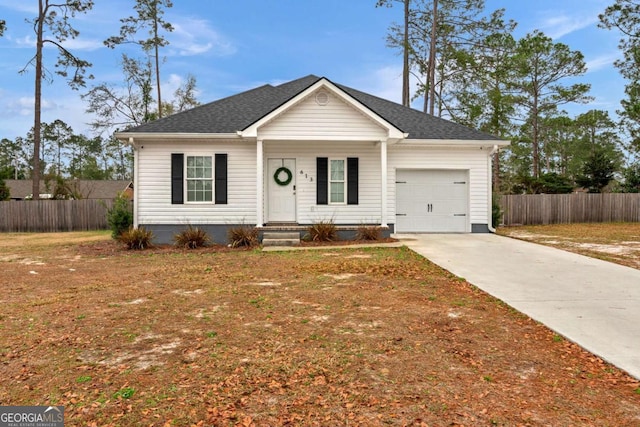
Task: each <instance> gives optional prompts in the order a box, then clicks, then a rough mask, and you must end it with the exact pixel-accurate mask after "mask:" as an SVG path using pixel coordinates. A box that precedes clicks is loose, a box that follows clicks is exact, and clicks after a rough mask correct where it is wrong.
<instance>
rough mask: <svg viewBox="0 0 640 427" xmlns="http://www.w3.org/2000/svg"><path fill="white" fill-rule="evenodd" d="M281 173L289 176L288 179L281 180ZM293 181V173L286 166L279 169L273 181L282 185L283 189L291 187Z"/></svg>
mask: <svg viewBox="0 0 640 427" xmlns="http://www.w3.org/2000/svg"><path fill="white" fill-rule="evenodd" d="M281 172H284V173H285V174H287V178H286V179H284V180H281V179H280V173H281ZM292 179H293V173H292V172H291V170H289V168H287V167H286V166H281V167H279V168H278V169H276V171H275V173H274V174H273V180H274V181H275V182H276V184H278V185H281V186H283V187H285V186H287V185H289V183H290V182H291V180H292Z"/></svg>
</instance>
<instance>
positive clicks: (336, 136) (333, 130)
mask: <svg viewBox="0 0 640 427" xmlns="http://www.w3.org/2000/svg"><path fill="white" fill-rule="evenodd" d="M324 92H325V93H326V94H327V95H328V97H329V102H328V103H327V104H326V105H318V103H316V100H315V94H316V93H317V92H314V93H312V94H311V95H309V96H307V97H306V98H305V99H303V100H301V101H300V102H299V103H298V104H296V105H294V106H293V107H291V108H290V109H289V110H287V111H286V112H284V113H283V114H281V115H280V116H278V117H276V118H275V119H273V120H272V121H271V122H269V123H267V124H265V125H264V126H262V127H261V128H260V129H258V138H260V139H264V140H269V139H275V140H278V139H280V140H282V139H287V140H289V139H300V140H333V141H336V140H342V141H344V140H353V139H357V140H360V141H362V140H371V141H379V140H381V139H384V138H386V137H387V130H386V129H384V128H382V127H381V126H380V125H378V124H377V123H375V122H374V121H373V120H371V119H370V118H369V117H367V116H365V115H364V114H362V113H361V112H359V111H358V110H356V109H355V108H354V107H352V106H351V105H349V104H347V103H346V102H345V101H343V100H342V99H341V98H339V97H338V96H336V95H334V94H333V93H331V92H330V91H328V90H324Z"/></svg>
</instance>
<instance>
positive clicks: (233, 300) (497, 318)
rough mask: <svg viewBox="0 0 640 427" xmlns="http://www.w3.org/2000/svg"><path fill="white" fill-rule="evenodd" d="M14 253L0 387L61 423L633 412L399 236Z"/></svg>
mask: <svg viewBox="0 0 640 427" xmlns="http://www.w3.org/2000/svg"><path fill="white" fill-rule="evenodd" d="M2 242H4V239H3V240H2ZM14 248H16V246H12V247H8V246H3V243H0V253H2V254H3V256H8V255H11V254H12V253H14V252H13V249H14ZM27 255H28V258H29V259H37V260H40V261H41V264H26V263H21V262H19V261H17V259H14V258H6V259H3V260H0V268H2V270H3V275H2V276H1V277H0V281H1V284H2V288H3V290H4V292H3V294H2V295H1V296H0V303H2V307H3V310H2V312H1V314H0V331H1V332H0V333H1V334H2V340H1V342H0V357H1V360H2V364H1V365H0V375H2V378H3V379H4V380H3V387H1V388H0V402H1V403H2V404H3V405H49V404H58V405H65V418H66V422H67V424H68V425H90V426H91V425H96V426H109V425H111V426H122V425H158V426H163V425H245V426H251V425H256V426H274V425H318V426H325V425H373V426H375V425H398V426H402V425H430V426H440V425H465V426H477V425H505V426H512V425H531V426H533V425H611V426H621V425H638V424H640V384H639V383H638V381H636V380H634V379H633V378H631V377H629V376H628V375H626V374H625V373H624V372H621V371H620V370H618V369H616V368H615V367H613V366H611V365H608V364H607V363H605V362H603V361H602V360H600V359H598V358H597V357H595V356H593V355H592V354H590V353H588V352H586V351H584V350H582V349H581V348H580V347H578V346H576V345H575V344H572V343H570V342H567V341H566V340H564V339H563V338H562V337H559V336H557V335H554V334H553V333H552V332H551V331H549V330H548V329H547V328H545V327H544V326H542V325H540V324H538V323H536V322H534V321H532V320H531V319H529V318H527V317H526V316H523V315H522V314H520V313H518V312H516V311H514V310H513V309H511V308H509V307H508V306H506V305H504V304H503V303H501V302H500V301H498V300H496V299H494V298H492V297H490V296H488V295H486V294H484V293H483V292H481V291H479V290H478V289H476V288H474V287H473V286H471V285H470V284H468V283H467V282H465V281H464V280H461V279H459V278H457V277H454V276H452V275H450V274H449V273H447V272H445V271H443V270H442V269H440V268H438V267H437V266H435V265H433V264H432V263H430V262H428V261H426V260H425V259H424V258H421V257H420V256H418V255H416V254H414V253H413V252H411V251H410V250H408V249H406V248H359V249H353V248H351V249H348V248H341V249H335V250H334V249H326V250H314V251H296V252H270V253H264V252H261V251H259V250H244V251H242V250H240V251H238V250H229V249H228V248H209V249H204V250H195V251H187V250H176V249H171V248H157V249H154V250H150V251H143V252H128V251H125V250H123V249H121V248H120V247H119V246H117V245H115V244H114V243H112V242H111V241H109V240H108V238H107V237H106V236H105V237H104V238H102V239H97V240H94V241H89V242H87V243H81V242H77V243H75V244H74V245H71V246H70V245H55V244H52V245H48V244H47V245H43V244H41V245H39V246H37V248H35V249H33V250H31V251H28V253H26V252H22V253H21V255H20V256H22V257H26V256H27ZM31 271H34V272H36V273H37V274H31Z"/></svg>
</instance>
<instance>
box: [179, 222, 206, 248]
mask: <svg viewBox="0 0 640 427" xmlns="http://www.w3.org/2000/svg"><path fill="white" fill-rule="evenodd" d="M173 241H174V242H175V245H176V246H178V247H182V248H185V249H197V248H203V247H205V246H208V245H209V244H210V243H211V239H210V238H209V235H208V234H207V232H206V231H204V230H203V229H201V228H198V227H192V226H189V227H187V228H186V229H184V230H182V231H181V232H180V233H178V234H176V235H174V236H173Z"/></svg>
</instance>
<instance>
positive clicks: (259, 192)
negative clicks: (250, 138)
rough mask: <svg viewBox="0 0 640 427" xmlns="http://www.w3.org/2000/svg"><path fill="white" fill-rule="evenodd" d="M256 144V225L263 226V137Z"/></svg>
mask: <svg viewBox="0 0 640 427" xmlns="http://www.w3.org/2000/svg"><path fill="white" fill-rule="evenodd" d="M256 146H257V148H256V227H262V224H264V152H263V144H262V140H261V139H259V140H258V143H257V144H256Z"/></svg>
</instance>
